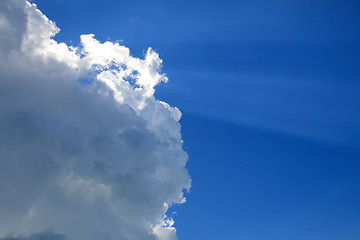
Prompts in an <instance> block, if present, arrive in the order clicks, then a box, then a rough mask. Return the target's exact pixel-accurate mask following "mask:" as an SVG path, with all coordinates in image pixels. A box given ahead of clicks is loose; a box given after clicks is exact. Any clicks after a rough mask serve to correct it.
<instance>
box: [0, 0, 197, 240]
mask: <svg viewBox="0 0 360 240" xmlns="http://www.w3.org/2000/svg"><path fill="white" fill-rule="evenodd" d="M58 31H59V29H58V28H57V26H56V25H55V24H54V23H53V22H52V21H50V20H49V19H48V18H47V17H46V16H45V15H44V14H42V13H41V12H40V11H39V10H38V9H37V7H36V5H35V4H32V3H29V2H28V1H25V0H2V1H0V133H1V134H0V213H1V214H0V239H2V240H40V239H44V240H45V239H46V240H47V239H49V240H50V239H51V240H63V239H66V240H85V239H86V240H92V239H93V240H99V239H109V240H112V239H124V240H132V239H134V240H136V239H141V240H156V239H159V240H165V239H166V240H173V239H176V230H175V228H174V227H173V220H172V219H171V218H167V217H166V215H165V214H166V212H167V210H168V208H169V206H171V205H172V204H180V203H183V202H184V196H183V191H184V190H188V189H189V188H190V178H189V175H188V172H187V170H186V168H185V165H186V162H187V154H186V153H185V152H184V151H183V149H182V140H181V134H180V127H181V126H180V124H179V122H178V121H179V119H180V117H181V113H180V111H179V110H178V109H177V108H174V107H171V106H169V105H168V104H167V103H165V102H162V101H159V100H156V99H155V97H154V87H155V86H156V85H157V84H159V83H160V82H166V81H167V78H166V76H165V75H164V74H162V73H161V72H160V68H161V65H162V60H161V59H160V58H159V56H158V54H157V53H156V52H154V51H153V50H152V49H149V50H148V51H147V52H146V55H145V57H144V59H139V58H135V57H132V56H131V55H130V51H129V49H128V48H126V47H124V46H121V45H119V44H118V43H112V42H105V43H101V42H99V41H97V40H96V39H95V37H94V35H83V36H81V45H80V46H78V47H74V46H68V45H66V44H65V43H58V42H56V41H55V40H54V39H53V37H54V36H55V34H56V33H57V32H58Z"/></svg>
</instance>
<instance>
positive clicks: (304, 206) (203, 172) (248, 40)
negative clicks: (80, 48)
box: [35, 0, 360, 240]
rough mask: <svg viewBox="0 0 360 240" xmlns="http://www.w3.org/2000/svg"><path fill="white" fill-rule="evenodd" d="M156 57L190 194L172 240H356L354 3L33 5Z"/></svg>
mask: <svg viewBox="0 0 360 240" xmlns="http://www.w3.org/2000/svg"><path fill="white" fill-rule="evenodd" d="M35 2H36V3H37V4H38V6H39V9H41V10H42V11H43V12H44V13H45V14H46V15H47V16H48V17H49V18H50V19H52V20H54V21H55V22H56V23H57V25H58V26H59V27H60V28H61V29H62V31H61V32H60V33H59V35H57V37H56V39H57V40H59V41H64V42H66V43H72V44H77V43H78V41H79V36H80V35H81V34H84V33H94V34H95V35H96V37H97V38H98V39H100V40H101V41H105V40H108V39H110V40H112V41H115V40H121V41H122V44H124V45H125V46H127V47H129V48H130V50H131V52H132V54H133V55H134V56H137V57H142V56H143V55H144V53H145V52H144V51H145V50H146V49H147V47H149V46H150V47H152V48H154V49H155V50H156V51H157V52H158V53H159V54H160V57H161V58H162V59H163V60H164V67H163V71H164V72H165V73H166V74H167V75H168V77H169V79H170V82H169V83H167V84H163V85H160V86H158V87H157V92H156V96H157V98H159V99H162V100H165V101H166V102H168V103H169V104H170V105H172V106H177V107H179V108H180V110H181V111H182V112H183V118H182V120H181V124H182V134H183V139H184V142H185V144H184V148H185V150H186V151H187V152H188V154H189V157H190V161H189V163H188V169H189V172H190V175H191V176H192V180H193V182H192V186H193V187H192V189H191V192H190V194H188V202H187V203H186V204H185V205H182V206H180V207H179V208H178V209H176V211H177V212H178V215H177V216H175V221H176V226H177V229H178V236H179V239H180V240H181V239H183V240H185V239H186V240H193V239H194V240H195V239H207V240H212V239H214V240H215V239H227V240H265V239H266V240H272V239H274V240H275V239H276V240H282V239H284V240H285V239H292V240H297V239H299V240H300V239H309V240H311V239H314V240H315V239H316V240H318V239H327V240H332V239H334V240H335V239H339V240H340V239H341V240H344V239H345V240H358V239H360V204H359V202H360V175H359V170H360V163H359V159H360V150H359V149H360V148H359V147H360V111H359V107H360V82H359V77H360V70H359V60H358V56H359V55H360V48H359V41H360V32H359V23H360V15H359V14H358V13H359V10H360V4H359V3H358V2H357V1H307V0H304V1H280V0H276V1H264V0H256V1H202V0H199V1H149V0H148V1H142V0H134V1H118V0H103V1H101V2H99V1H92V0H89V1H86V3H85V1H80V0H71V1H70V0H58V1H56V0H37V1H35Z"/></svg>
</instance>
